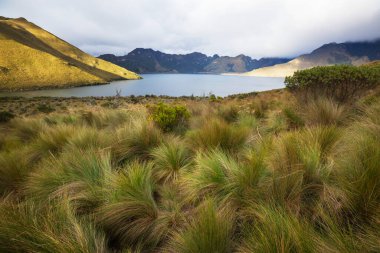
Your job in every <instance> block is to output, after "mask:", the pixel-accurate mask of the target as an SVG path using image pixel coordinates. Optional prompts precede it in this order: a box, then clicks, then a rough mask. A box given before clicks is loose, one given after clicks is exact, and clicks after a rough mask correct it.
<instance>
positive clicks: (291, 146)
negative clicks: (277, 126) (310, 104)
mask: <svg viewBox="0 0 380 253" xmlns="http://www.w3.org/2000/svg"><path fill="white" fill-rule="evenodd" d="M339 138H340V132H339V129H338V128H336V127H316V128H309V129H307V130H302V131H295V132H290V133H286V134H283V135H282V136H280V137H278V138H277V139H276V140H274V143H273V146H274V149H273V151H272V152H273V153H272V155H271V156H270V158H269V159H268V162H269V165H270V168H271V171H272V177H273V182H272V187H273V188H272V191H271V194H270V195H271V197H272V198H273V199H274V201H275V203H276V204H279V205H280V206H282V207H287V208H290V209H292V210H293V211H295V212H300V211H310V210H308V209H309V208H311V207H312V206H313V205H314V204H315V203H317V202H318V201H319V200H320V199H321V197H322V195H323V193H324V190H325V187H326V184H329V182H330V174H331V170H332V163H331V160H330V156H331V155H332V154H331V152H332V150H333V149H334V147H335V145H336V144H337V142H338V140H339Z"/></svg>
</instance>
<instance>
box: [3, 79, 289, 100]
mask: <svg viewBox="0 0 380 253" xmlns="http://www.w3.org/2000/svg"><path fill="white" fill-rule="evenodd" d="M142 77H143V79H142V80H128V81H116V82H112V83H110V84H106V85H96V86H85V87H76V88H66V89H50V90H36V91H22V92H2V93H0V96H2V97H4V96H24V97H36V96H49V97H87V96H95V97H100V96H114V95H116V91H117V90H119V91H120V90H121V95H122V96H130V95H135V96H138V95H157V96H159V95H168V96H174V97H178V96H191V95H194V96H203V95H208V94H209V93H210V92H211V93H213V94H215V95H217V96H222V97H224V96H228V95H232V94H238V93H248V92H253V91H265V90H272V89H278V88H283V87H284V78H272V77H248V76H223V75H207V74H204V75H203V74H149V75H142Z"/></svg>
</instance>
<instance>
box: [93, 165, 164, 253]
mask: <svg viewBox="0 0 380 253" xmlns="http://www.w3.org/2000/svg"><path fill="white" fill-rule="evenodd" d="M151 171H152V165H151V164H142V163H138V162H133V163H131V164H130V165H129V166H127V167H126V168H125V169H124V170H122V171H120V172H119V173H116V174H115V175H114V176H113V177H112V178H111V181H110V185H109V186H108V187H109V189H110V190H109V191H106V196H105V199H106V202H105V203H104V205H102V206H101V207H99V209H98V210H97V214H96V217H97V218H96V220H97V222H98V224H99V225H100V226H101V227H102V228H103V229H104V230H105V231H106V232H107V234H108V235H109V236H110V238H111V244H112V245H111V246H112V247H115V248H122V247H133V246H134V245H141V244H142V243H143V244H144V245H149V244H153V245H155V244H157V243H158V242H159V240H160V234H161V233H162V232H163V231H156V230H155V229H154V228H155V221H156V218H157V212H158V211H157V205H156V202H155V200H154V196H153V194H154V190H155V184H154V182H153V179H152V176H151Z"/></svg>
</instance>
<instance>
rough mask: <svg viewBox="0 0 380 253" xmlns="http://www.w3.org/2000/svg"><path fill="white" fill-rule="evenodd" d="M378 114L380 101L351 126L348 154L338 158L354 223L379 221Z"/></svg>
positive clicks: (346, 149)
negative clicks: (375, 219)
mask: <svg viewBox="0 0 380 253" xmlns="http://www.w3.org/2000/svg"><path fill="white" fill-rule="evenodd" d="M378 115H380V104H377V105H375V106H373V107H371V108H369V109H368V110H367V111H366V112H365V115H363V116H362V117H360V118H359V119H358V121H357V123H356V124H354V125H353V126H352V128H351V129H349V131H348V134H347V138H346V142H345V145H346V146H345V149H344V151H343V152H346V154H347V155H346V156H344V157H341V158H340V159H339V160H338V162H339V169H340V170H339V173H340V174H341V177H339V178H340V180H341V184H342V187H343V190H344V191H345V194H346V196H347V198H348V206H346V208H347V209H348V212H349V213H351V216H350V220H351V221H352V222H376V221H373V219H374V218H376V216H375V215H376V214H378V211H379V208H380V170H379V165H380V135H379V133H380V120H379V116H378ZM348 136H349V137H348ZM374 216H375V217H374ZM377 218H378V217H377ZM377 222H378V221H377Z"/></svg>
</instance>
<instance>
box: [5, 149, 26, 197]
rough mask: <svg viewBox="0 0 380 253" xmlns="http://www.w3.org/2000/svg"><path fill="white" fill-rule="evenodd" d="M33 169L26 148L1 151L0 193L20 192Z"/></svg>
mask: <svg viewBox="0 0 380 253" xmlns="http://www.w3.org/2000/svg"><path fill="white" fill-rule="evenodd" d="M31 171H32V165H31V164H30V161H29V160H28V158H27V156H26V152H25V149H24V150H18V151H11V152H0V195H5V194H8V193H11V192H14V191H16V192H19V191H20V190H21V188H22V187H23V185H24V183H25V180H26V177H27V175H28V174H29V173H30V172H31Z"/></svg>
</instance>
